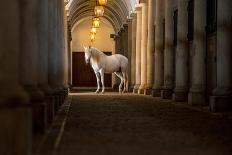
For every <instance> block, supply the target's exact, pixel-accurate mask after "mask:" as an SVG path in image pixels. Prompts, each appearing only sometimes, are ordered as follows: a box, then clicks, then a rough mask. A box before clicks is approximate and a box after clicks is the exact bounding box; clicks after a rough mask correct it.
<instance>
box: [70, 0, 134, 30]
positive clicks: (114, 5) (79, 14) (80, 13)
mask: <svg viewBox="0 0 232 155" xmlns="http://www.w3.org/2000/svg"><path fill="white" fill-rule="evenodd" d="M137 1H138V0H108V2H107V5H106V6H105V13H104V17H103V18H105V19H106V20H108V21H109V22H110V23H111V24H112V26H113V27H114V29H115V30H118V29H120V27H121V26H122V24H123V23H124V22H125V21H126V19H127V16H129V14H130V12H131V11H133V10H134V8H135V5H136V4H137ZM95 5H96V0H70V1H69V3H68V10H69V20H70V23H71V26H74V25H75V23H77V22H78V21H80V20H82V19H83V18H86V17H91V16H93V15H94V6H95Z"/></svg>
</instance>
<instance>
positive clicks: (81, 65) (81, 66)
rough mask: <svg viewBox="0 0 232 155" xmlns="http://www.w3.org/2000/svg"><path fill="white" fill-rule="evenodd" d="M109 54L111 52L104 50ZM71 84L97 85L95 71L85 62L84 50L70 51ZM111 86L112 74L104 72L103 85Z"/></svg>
mask: <svg viewBox="0 0 232 155" xmlns="http://www.w3.org/2000/svg"><path fill="white" fill-rule="evenodd" d="M104 53H105V54H106V55H111V52H104ZM72 85H73V87H97V82H96V76H95V73H94V71H93V69H92V67H91V66H90V64H86V63H85V54H84V52H73V53H72ZM111 86H112V74H105V87H111Z"/></svg>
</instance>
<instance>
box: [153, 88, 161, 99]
mask: <svg viewBox="0 0 232 155" xmlns="http://www.w3.org/2000/svg"><path fill="white" fill-rule="evenodd" d="M152 96H153V97H160V96H161V89H156V88H155V89H154V88H153V89H152Z"/></svg>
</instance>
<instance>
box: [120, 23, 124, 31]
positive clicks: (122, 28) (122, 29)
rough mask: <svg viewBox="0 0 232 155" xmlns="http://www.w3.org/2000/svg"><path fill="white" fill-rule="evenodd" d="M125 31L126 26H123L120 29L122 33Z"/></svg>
mask: <svg viewBox="0 0 232 155" xmlns="http://www.w3.org/2000/svg"><path fill="white" fill-rule="evenodd" d="M124 31H125V29H124V24H123V26H122V27H121V28H120V33H122V32H124Z"/></svg>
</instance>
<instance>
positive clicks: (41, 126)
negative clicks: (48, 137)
mask: <svg viewBox="0 0 232 155" xmlns="http://www.w3.org/2000/svg"><path fill="white" fill-rule="evenodd" d="M24 88H25V90H26V92H27V93H28V95H29V99H30V104H31V107H32V130H33V132H35V133H44V132H45V131H46V129H47V104H46V101H45V95H44V93H43V92H41V91H40V89H38V88H37V87H35V86H31V85H27V86H24Z"/></svg>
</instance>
